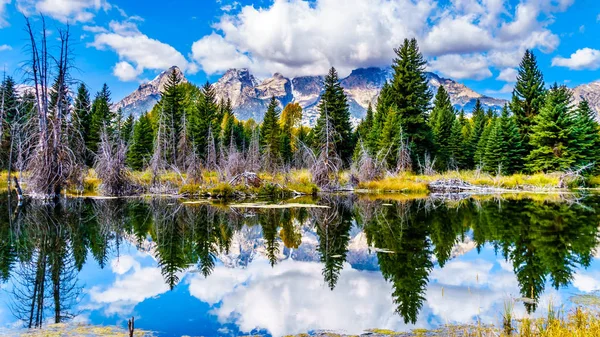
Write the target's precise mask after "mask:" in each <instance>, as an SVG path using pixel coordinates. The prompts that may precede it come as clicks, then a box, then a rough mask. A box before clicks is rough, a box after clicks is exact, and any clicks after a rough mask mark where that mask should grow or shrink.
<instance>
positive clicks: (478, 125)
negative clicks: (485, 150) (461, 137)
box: [467, 99, 488, 168]
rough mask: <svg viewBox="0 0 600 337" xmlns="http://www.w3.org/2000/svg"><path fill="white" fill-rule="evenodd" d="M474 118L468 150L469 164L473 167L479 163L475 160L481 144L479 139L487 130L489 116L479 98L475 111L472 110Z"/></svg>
mask: <svg viewBox="0 0 600 337" xmlns="http://www.w3.org/2000/svg"><path fill="white" fill-rule="evenodd" d="M471 118H472V120H473V129H472V132H471V138H470V143H471V144H470V146H469V148H468V152H467V156H468V157H467V165H468V167H470V168H472V167H475V166H476V165H479V162H477V161H476V160H475V153H476V152H477V149H478V146H479V141H480V140H481V136H482V135H483V132H484V130H485V127H486V125H487V121H488V119H487V117H486V115H485V111H484V110H483V106H482V105H481V102H480V101H479V99H478V100H477V101H475V107H474V108H473V112H472V117H471ZM483 144H485V143H483Z"/></svg>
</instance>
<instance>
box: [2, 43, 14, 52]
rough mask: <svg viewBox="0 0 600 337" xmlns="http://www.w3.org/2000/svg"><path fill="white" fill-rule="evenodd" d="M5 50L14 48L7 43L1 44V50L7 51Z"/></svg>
mask: <svg viewBox="0 0 600 337" xmlns="http://www.w3.org/2000/svg"><path fill="white" fill-rule="evenodd" d="M5 50H12V47H11V46H9V45H7V44H1V45H0V51H5Z"/></svg>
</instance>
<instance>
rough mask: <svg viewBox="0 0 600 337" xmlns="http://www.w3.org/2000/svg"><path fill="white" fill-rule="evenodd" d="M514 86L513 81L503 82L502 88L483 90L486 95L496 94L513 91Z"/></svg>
mask: <svg viewBox="0 0 600 337" xmlns="http://www.w3.org/2000/svg"><path fill="white" fill-rule="evenodd" d="M514 88H515V85H514V83H505V84H504V85H503V86H502V88H500V89H498V90H493V89H488V90H486V91H485V93H486V94H488V95H496V94H510V93H512V92H513V90H514Z"/></svg>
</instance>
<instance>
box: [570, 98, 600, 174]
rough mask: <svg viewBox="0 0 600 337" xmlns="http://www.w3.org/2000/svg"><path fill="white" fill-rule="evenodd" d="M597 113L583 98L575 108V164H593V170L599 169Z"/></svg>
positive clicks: (599, 145)
mask: <svg viewBox="0 0 600 337" xmlns="http://www.w3.org/2000/svg"><path fill="white" fill-rule="evenodd" d="M597 116H598V114H597V113H596V112H595V111H594V110H592V108H590V105H589V103H588V102H587V101H586V100H583V101H581V102H580V103H579V105H578V106H577V109H576V110H575V116H574V118H575V125H574V128H575V137H576V146H577V147H576V150H577V159H576V163H575V164H576V166H579V167H582V166H584V165H587V164H592V163H593V164H594V169H593V170H592V171H593V172H595V173H597V172H598V171H599V170H598V168H599V166H600V165H598V164H599V161H600V127H599V126H598V122H597V121H596V118H597Z"/></svg>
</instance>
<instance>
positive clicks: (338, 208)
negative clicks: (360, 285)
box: [313, 203, 352, 290]
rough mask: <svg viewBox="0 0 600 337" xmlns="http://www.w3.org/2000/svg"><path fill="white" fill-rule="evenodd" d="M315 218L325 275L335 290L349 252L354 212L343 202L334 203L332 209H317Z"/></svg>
mask: <svg viewBox="0 0 600 337" xmlns="http://www.w3.org/2000/svg"><path fill="white" fill-rule="evenodd" d="M313 218H314V219H315V222H316V227H317V235H318V236H319V246H318V247H317V249H318V250H319V253H320V255H321V263H323V277H324V278H325V282H327V285H328V286H329V288H330V289H331V290H333V289H334V288H335V285H336V284H337V281H338V278H339V275H340V272H341V271H342V269H343V267H344V262H345V261H346V254H347V253H348V242H349V241H350V227H352V213H351V211H350V209H349V208H348V207H346V205H344V204H343V203H334V204H333V205H332V207H331V208H330V209H321V210H317V211H315V212H314V214H313Z"/></svg>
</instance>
